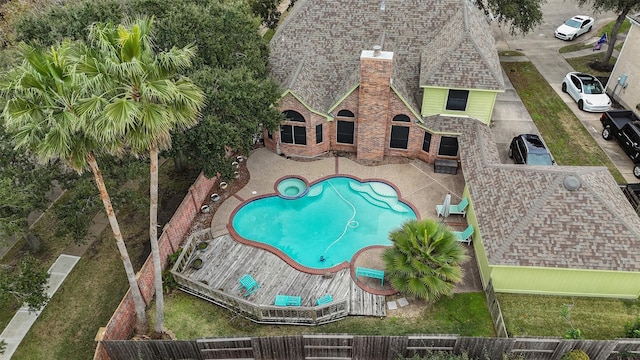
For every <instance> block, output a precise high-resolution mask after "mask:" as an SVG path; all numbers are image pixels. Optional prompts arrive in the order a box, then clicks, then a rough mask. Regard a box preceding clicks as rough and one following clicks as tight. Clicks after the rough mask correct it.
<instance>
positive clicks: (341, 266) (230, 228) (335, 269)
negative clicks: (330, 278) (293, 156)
mask: <svg viewBox="0 0 640 360" xmlns="http://www.w3.org/2000/svg"><path fill="white" fill-rule="evenodd" d="M290 177H296V178H299V179H301V180H303V181H305V182H306V183H307V184H308V188H311V187H312V186H313V185H315V184H317V183H319V182H322V181H325V180H328V179H331V178H335V177H345V178H350V179H353V180H356V181H359V182H361V183H364V182H373V181H377V182H382V183H385V184H387V185H389V186H391V187H392V188H393V189H394V191H395V192H396V194H397V195H398V201H400V202H402V203H403V204H405V205H407V206H408V207H409V208H411V210H412V211H413V213H414V214H415V215H416V220H420V219H421V216H420V212H419V211H418V209H417V208H416V207H415V206H414V205H413V204H412V203H411V202H409V201H407V200H405V199H404V198H403V197H402V192H401V191H400V189H398V187H397V186H396V185H395V184H394V183H392V182H390V181H389V180H386V179H382V178H366V179H361V178H359V177H357V176H354V175H350V174H340V173H336V174H330V175H325V176H322V177H320V178H318V179H316V180H314V181H312V182H309V181H308V180H307V179H306V178H304V177H303V176H301V175H286V176H282V177H280V178H278V179H277V180H276V181H275V182H274V186H273V192H272V193H267V194H260V195H256V196H253V197H252V198H250V199H245V200H244V201H242V202H241V203H240V204H239V205H238V206H236V207H235V208H234V209H233V211H232V212H231V214H230V215H229V218H228V219H227V224H226V229H227V231H228V233H229V235H231V238H232V239H234V240H235V241H237V242H238V243H240V244H243V245H248V246H253V247H257V248H259V249H262V250H265V251H268V252H270V253H272V254H274V255H276V256H278V257H279V258H280V259H282V261H284V262H285V263H287V264H288V265H289V266H291V267H292V268H294V269H296V270H298V271H301V272H304V273H307V274H313V275H323V274H326V273H336V272H338V271H340V270H343V269H347V268H351V278H352V280H353V281H354V282H355V283H356V285H358V286H359V287H360V288H362V289H363V290H365V291H368V292H371V293H373V294H377V295H393V294H396V293H397V291H395V290H394V292H392V293H390V294H387V293H380V292H381V290H376V289H372V288H369V287H368V286H366V285H363V284H359V283H357V282H356V281H355V269H354V268H353V266H352V264H353V263H354V262H355V259H356V258H357V256H359V255H360V253H361V252H363V251H364V250H367V249H371V248H372V247H388V246H384V245H372V246H367V247H364V248H362V249H360V250H358V251H357V252H356V253H355V254H354V255H353V256H352V257H351V261H343V262H341V263H340V264H338V265H335V266H333V267H330V268H325V269H317V268H310V267H307V266H304V265H301V264H300V263H298V262H297V261H295V260H293V259H292V258H291V257H289V256H288V255H287V254H285V253H284V252H283V251H282V250H279V249H277V248H275V247H273V246H271V245H267V244H264V243H261V242H258V241H253V240H249V239H246V238H244V237H242V236H241V235H240V234H238V232H237V231H236V230H235V228H234V227H233V219H234V217H235V216H236V214H237V213H238V211H240V209H241V208H242V207H243V206H245V205H246V204H248V203H250V202H252V201H256V200H260V199H264V198H268V197H272V196H279V194H278V189H277V184H278V182H280V181H281V180H283V179H286V178H290Z"/></svg>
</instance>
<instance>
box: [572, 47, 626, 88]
mask: <svg viewBox="0 0 640 360" xmlns="http://www.w3.org/2000/svg"><path fill="white" fill-rule="evenodd" d="M604 55H605V53H604V52H603V51H600V52H595V53H593V54H591V55H587V56H581V57H577V58H570V59H566V60H567V62H568V63H569V64H570V65H571V67H572V68H574V69H575V70H576V71H580V72H583V73H587V74H591V75H593V76H607V77H608V76H609V75H611V73H610V72H604V71H598V70H596V69H593V68H592V67H591V66H589V64H591V63H593V62H599V61H601V60H602V59H603V58H604ZM615 62H616V58H615V57H613V56H612V57H611V60H610V61H609V63H610V64H615ZM602 85H603V86H606V85H607V84H605V83H603V84H602Z"/></svg>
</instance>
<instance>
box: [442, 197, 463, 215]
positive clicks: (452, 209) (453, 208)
mask: <svg viewBox="0 0 640 360" xmlns="http://www.w3.org/2000/svg"><path fill="white" fill-rule="evenodd" d="M467 206H469V200H467V198H462V200H460V202H459V203H458V204H455V205H449V214H450V215H462V216H465V217H466V216H467ZM436 213H438V217H440V216H442V215H443V214H444V205H436Z"/></svg>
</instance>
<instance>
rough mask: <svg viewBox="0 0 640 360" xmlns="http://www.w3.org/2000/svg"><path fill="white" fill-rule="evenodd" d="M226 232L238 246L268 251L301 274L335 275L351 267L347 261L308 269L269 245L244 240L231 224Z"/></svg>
mask: <svg viewBox="0 0 640 360" xmlns="http://www.w3.org/2000/svg"><path fill="white" fill-rule="evenodd" d="M234 213H235V211H234ZM232 215H233V214H232ZM227 231H228V232H229V235H231V238H232V239H233V240H235V241H237V242H239V243H240V244H243V245H248V246H253V247H256V248H258V249H262V250H265V251H268V252H270V253H272V254H274V255H275V256H277V257H278V258H280V260H282V261H284V262H285V263H287V265H289V266H291V267H292V268H294V269H296V270H298V271H300V272H303V273H307V274H311V275H324V274H326V273H337V272H338V271H340V270H344V269H348V268H349V267H350V266H351V264H350V263H349V262H348V261H343V262H341V263H340V264H338V265H335V266H333V267H330V268H326V269H316V268H310V267H307V266H304V265H301V264H300V263H299V262H297V261H295V260H293V259H292V258H291V257H289V255H287V254H285V253H284V252H283V251H282V250H280V249H277V248H275V247H273V246H271V245H267V244H264V243H261V242H258V241H253V240H249V239H245V238H244V237H242V236H241V235H240V234H238V233H237V232H236V230H235V229H234V228H233V225H232V224H231V223H228V224H227Z"/></svg>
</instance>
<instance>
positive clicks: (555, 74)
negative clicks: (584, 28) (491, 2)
mask: <svg viewBox="0 0 640 360" xmlns="http://www.w3.org/2000/svg"><path fill="white" fill-rule="evenodd" d="M542 10H543V13H544V21H543V23H542V24H541V25H540V26H539V27H538V28H537V29H536V30H535V31H533V32H532V33H530V34H528V35H526V36H520V35H515V36H514V35H511V34H509V31H508V28H500V27H498V26H497V25H496V24H494V26H493V32H494V36H495V38H496V46H497V48H498V51H507V50H512V51H513V50H515V51H519V52H521V53H523V54H524V55H525V56H526V59H528V60H529V61H531V62H532V63H533V64H534V65H535V67H536V68H537V69H538V71H539V72H540V74H542V76H543V77H544V78H545V79H546V80H547V81H548V82H549V84H550V85H551V87H552V88H553V89H554V90H555V91H556V93H557V94H558V95H559V96H560V97H561V98H562V99H563V100H564V102H565V103H566V104H567V106H568V107H569V108H570V109H571V110H572V111H573V112H574V114H575V115H576V116H577V117H578V119H580V121H581V122H582V123H583V125H584V126H585V128H586V129H587V130H588V131H589V133H590V134H591V135H592V136H593V138H594V139H595V140H596V142H597V143H598V144H599V145H600V146H601V147H602V148H603V150H604V151H605V153H606V154H607V155H608V156H609V158H610V159H611V160H612V161H613V163H614V164H615V165H616V167H617V168H618V170H619V171H620V172H621V173H622V175H623V176H624V177H625V179H626V180H627V182H630V183H634V182H638V181H639V180H638V179H636V178H635V177H634V176H633V173H632V171H633V162H632V161H631V160H630V159H629V158H628V157H627V156H626V154H624V152H623V151H622V150H621V149H620V148H619V146H618V144H617V143H616V142H615V141H605V140H603V139H602V136H601V135H600V133H601V131H602V125H601V124H600V121H599V119H600V114H599V113H588V112H584V111H580V110H579V109H578V105H577V104H576V103H575V102H574V101H573V99H571V97H570V96H569V95H567V94H565V93H563V92H562V90H561V86H562V79H563V78H564V76H565V75H566V74H567V73H568V72H570V71H573V68H572V67H571V66H570V65H569V63H568V62H567V61H566V60H565V56H566V57H569V56H571V55H569V54H564V55H563V54H560V53H559V52H558V49H560V48H561V47H564V46H567V45H569V44H570V43H572V42H569V41H562V40H559V39H556V38H555V37H554V36H553V32H554V30H555V29H556V27H558V25H560V24H562V23H563V22H564V21H565V20H566V19H568V18H570V17H571V16H574V15H590V16H593V17H594V18H595V19H596V24H595V26H594V31H592V32H590V33H588V34H585V35H582V36H581V37H579V38H577V39H576V40H574V41H573V42H583V43H588V44H594V43H595V42H596V41H597V40H598V36H597V35H596V32H597V29H598V28H600V27H602V26H604V25H605V24H607V23H608V22H610V21H612V20H614V19H615V15H614V14H613V13H603V14H594V13H593V11H591V10H590V9H589V8H588V7H579V6H577V4H576V3H575V2H573V1H563V0H549V1H548V2H547V3H546V4H544V5H543V6H542ZM605 50H606V47H603V49H602V50H600V51H601V52H603V51H605ZM590 52H591V51H590V50H587V51H585V52H583V53H586V54H589V53H590ZM603 85H606V84H603ZM515 99H517V94H515V92H514V91H513V89H512V87H511V84H507V91H506V93H505V94H503V95H501V96H499V98H498V103H497V104H496V111H495V112H494V118H495V120H496V121H495V122H494V129H495V130H494V136H495V138H496V142H497V143H498V146H499V149H500V154H501V158H502V157H504V158H505V159H506V152H507V148H508V145H509V141H510V139H511V137H513V136H515V135H517V134H519V133H525V132H537V131H532V126H533V129H535V126H534V125H533V124H532V123H530V122H529V121H528V120H529V119H530V117H529V116H528V114H526V115H524V114H523V115H522V119H521V120H517V119H514V118H509V119H504V118H503V114H500V113H499V111H498V108H499V104H500V103H504V102H510V101H515ZM517 113H518V112H515V113H514V112H512V113H511V115H514V114H517ZM504 161H505V162H506V160H504Z"/></svg>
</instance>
